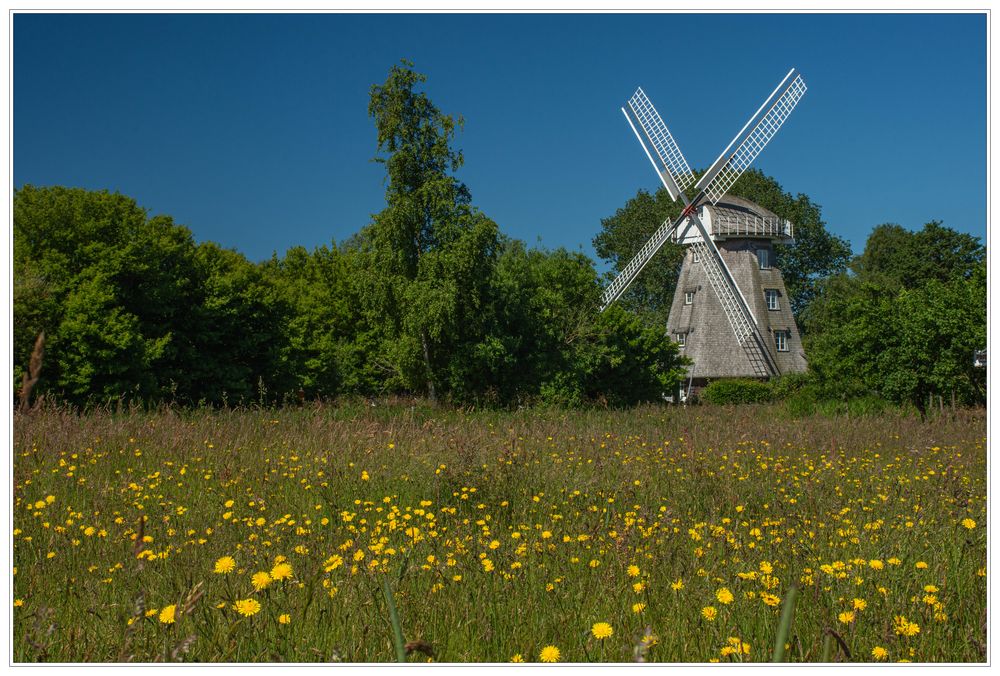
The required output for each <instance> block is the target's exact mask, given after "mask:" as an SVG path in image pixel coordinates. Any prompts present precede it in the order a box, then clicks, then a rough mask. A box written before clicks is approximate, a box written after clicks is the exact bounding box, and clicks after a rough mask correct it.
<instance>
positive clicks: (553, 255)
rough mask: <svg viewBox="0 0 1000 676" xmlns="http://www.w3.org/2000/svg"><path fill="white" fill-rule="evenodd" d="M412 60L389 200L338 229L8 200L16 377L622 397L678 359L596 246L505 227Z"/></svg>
mask: <svg viewBox="0 0 1000 676" xmlns="http://www.w3.org/2000/svg"><path fill="white" fill-rule="evenodd" d="M423 81H424V77H423V76H422V75H420V74H418V73H415V72H414V71H413V70H412V69H411V67H410V64H408V63H405V62H404V63H403V64H402V65H400V66H396V67H393V68H392V70H391V71H390V73H389V77H388V79H387V80H386V82H385V83H384V84H382V85H376V86H373V87H372V91H371V103H370V106H369V113H370V114H371V116H372V118H373V120H374V122H375V128H376V130H377V148H378V151H379V153H380V154H379V156H378V157H377V158H376V159H377V161H379V162H381V163H383V164H384V166H385V168H386V173H387V181H386V207H385V209H383V210H382V211H381V212H380V213H378V214H375V215H374V216H373V219H372V222H371V223H370V224H369V225H368V226H366V227H364V228H362V229H361V231H360V232H359V233H357V234H356V235H355V236H353V237H352V238H350V239H349V240H348V241H347V242H345V243H343V244H341V245H339V246H338V245H337V244H335V243H332V244H331V245H330V246H329V247H327V246H324V247H319V248H317V249H316V250H314V251H312V252H310V251H307V250H305V249H304V248H302V247H295V248H292V249H290V250H288V251H287V252H286V254H285V255H284V257H281V258H279V257H278V256H276V255H275V256H273V257H272V258H271V259H270V260H268V261H265V262H263V263H261V264H253V263H251V262H249V261H247V260H246V258H245V257H244V256H242V255H241V254H239V253H237V252H235V251H231V250H226V249H222V248H220V247H218V246H217V245H215V244H213V243H210V242H209V243H202V244H196V243H195V242H194V240H193V238H192V235H191V232H190V231H189V230H188V229H187V228H184V227H182V226H179V225H176V224H174V223H173V222H172V221H171V219H170V218H169V217H164V216H155V217H152V218H150V217H148V216H147V214H146V212H145V211H144V210H143V209H142V208H141V207H140V206H139V205H137V204H136V202H135V201H134V200H132V199H130V198H128V197H125V196H123V195H120V194H111V193H108V192H103V191H102V192H91V191H85V190H81V189H70V188H63V187H51V188H38V187H34V186H31V185H26V186H24V187H22V188H21V189H19V190H18V191H17V192H16V194H15V197H14V241H15V251H14V278H15V286H14V364H15V372H14V380H15V385H17V384H19V383H20V382H21V378H22V375H23V372H24V368H25V367H26V365H27V364H28V362H29V359H30V354H31V351H32V347H33V345H34V342H35V338H36V336H37V335H38V334H39V333H40V332H42V331H44V332H45V334H46V345H45V359H44V366H43V370H42V377H41V378H40V380H39V383H38V386H37V388H36V390H35V394H36V395H38V394H45V393H47V394H49V396H50V397H53V396H54V397H56V398H59V399H63V400H66V401H69V402H73V403H79V404H84V403H100V402H104V401H107V400H110V399H118V398H125V399H129V400H140V401H147V402H156V401H176V402H179V403H185V404H198V403H209V404H226V403H236V402H240V401H243V402H249V401H264V402H271V401H280V400H286V399H298V398H315V397H332V396H336V395H339V394H344V393H354V394H364V395H382V394H390V393H415V394H419V395H425V396H429V397H430V398H431V399H432V400H433V399H437V398H443V399H447V400H449V401H452V402H455V403H483V404H491V405H512V404H519V403H529V402H533V401H546V402H551V403H557V404H564V405H581V404H585V403H589V402H603V403H607V404H611V405H629V404H634V403H637V402H640V401H650V400H657V399H659V398H660V397H661V396H662V394H663V393H664V392H668V391H671V390H672V389H673V387H674V386H675V384H676V383H677V382H678V381H679V379H680V377H681V375H682V373H683V371H682V364H681V362H682V360H681V358H680V357H679V355H678V351H677V348H676V346H675V345H674V344H673V343H670V342H669V341H665V340H663V336H662V333H661V332H660V331H657V330H655V329H653V328H650V327H649V326H647V325H645V324H643V323H641V322H639V321H638V320H637V319H636V318H635V317H634V316H633V315H629V314H627V313H624V312H622V311H620V310H616V311H612V312H608V313H604V314H598V312H597V307H598V298H599V296H600V283H599V279H598V275H597V272H596V271H595V269H594V265H593V262H592V261H591V260H590V259H588V258H587V257H585V256H583V255H581V254H576V253H570V252H568V251H565V250H562V249H558V250H555V251H545V250H538V249H535V250H529V249H526V248H525V246H524V245H523V244H522V243H521V242H518V241H514V240H509V239H506V238H504V237H503V236H502V235H501V234H500V232H499V228H498V227H497V225H496V223H494V222H493V221H492V220H490V219H489V218H488V217H487V216H485V215H484V214H482V213H481V212H480V211H479V210H478V209H476V208H475V206H473V205H472V202H471V194H470V192H469V190H468V188H467V187H466V186H465V185H464V184H462V183H461V182H460V181H458V179H457V178H456V177H455V175H454V172H455V171H456V170H457V169H458V168H459V167H460V166H461V165H462V155H461V153H460V152H458V151H456V150H454V149H453V148H452V142H453V140H454V135H455V130H456V129H457V127H458V126H459V125H460V123H461V121H460V120H458V121H456V120H455V119H453V118H452V117H450V116H448V115H445V114H443V113H442V112H441V111H440V110H438V109H437V107H436V106H434V104H433V103H431V102H430V100H429V99H428V98H427V96H426V95H425V94H424V93H422V92H419V91H418V87H419V85H420V84H421V83H422V82H423Z"/></svg>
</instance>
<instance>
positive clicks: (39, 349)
mask: <svg viewBox="0 0 1000 676" xmlns="http://www.w3.org/2000/svg"><path fill="white" fill-rule="evenodd" d="M44 353H45V332H44V331H42V332H41V333H39V334H38V337H37V338H36V339H35V347H34V348H32V350H31V359H30V361H29V362H28V371H27V372H26V373H25V374H24V377H23V378H22V380H21V389H20V390H19V391H18V393H17V398H18V401H19V402H20V404H19V406H18V410H20V412H21V413H27V412H28V411H29V410H31V407H30V402H31V391H32V390H33V389H35V385H37V384H38V377H39V375H41V373H42V356H43V355H44Z"/></svg>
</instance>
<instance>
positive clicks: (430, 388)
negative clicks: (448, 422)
mask: <svg viewBox="0 0 1000 676" xmlns="http://www.w3.org/2000/svg"><path fill="white" fill-rule="evenodd" d="M420 344H421V345H422V346H423V348H424V368H425V369H427V396H429V397H430V398H431V403H433V404H436V403H437V391H436V390H435V389H434V372H433V371H431V348H430V344H429V341H428V340H427V331H424V330H423V329H421V331H420Z"/></svg>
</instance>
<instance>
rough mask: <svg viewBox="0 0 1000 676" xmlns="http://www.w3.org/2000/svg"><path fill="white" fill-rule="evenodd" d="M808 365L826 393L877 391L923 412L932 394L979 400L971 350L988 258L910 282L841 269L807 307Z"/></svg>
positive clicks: (982, 392) (981, 322)
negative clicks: (945, 275)
mask: <svg viewBox="0 0 1000 676" xmlns="http://www.w3.org/2000/svg"><path fill="white" fill-rule="evenodd" d="M807 321H808V323H809V324H810V332H809V336H810V339H809V342H808V345H807V349H808V351H809V356H810V361H809V366H810V370H811V371H812V372H813V374H815V376H816V377H817V380H818V381H819V383H821V385H822V386H823V388H824V390H825V393H826V395H827V396H833V397H837V398H841V397H852V396H860V395H865V394H872V393H874V394H877V395H879V396H881V397H884V398H886V399H888V400H890V401H893V402H896V403H909V404H911V405H913V406H914V407H916V408H917V409H918V410H919V411H920V412H921V414H923V413H925V412H926V408H927V404H928V398H929V397H930V396H932V395H936V396H941V397H943V398H945V399H947V400H950V399H951V396H952V395H954V396H955V400H956V401H957V402H960V403H963V404H981V403H984V402H985V397H986V380H985V373H984V372H983V370H982V369H976V368H975V367H974V366H973V363H972V362H973V350H975V349H980V348H982V347H983V346H984V345H985V344H986V266H985V263H981V264H979V265H978V266H976V267H974V268H973V269H972V270H971V271H970V276H969V277H968V278H967V279H966V278H963V277H955V278H953V279H951V280H948V281H940V280H931V281H930V282H928V283H927V284H925V285H923V286H921V287H918V288H914V289H905V288H900V287H899V286H898V285H896V284H886V283H884V278H882V277H876V278H861V277H854V276H849V275H846V274H842V275H839V276H836V277H833V278H831V279H829V280H827V281H826V282H825V283H824V284H823V287H822V293H821V294H820V296H819V297H818V298H817V301H816V302H815V303H813V306H812V307H811V308H810V311H809V316H808V320H807Z"/></svg>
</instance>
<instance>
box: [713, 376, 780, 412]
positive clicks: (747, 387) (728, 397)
mask: <svg viewBox="0 0 1000 676" xmlns="http://www.w3.org/2000/svg"><path fill="white" fill-rule="evenodd" d="M772 396H773V394H772V389H771V385H770V383H766V382H763V381H760V380H750V379H748V378H726V379H723V380H716V381H713V382H711V383H709V385H708V387H706V388H705V389H704V390H702V391H701V399H702V400H703V401H705V402H707V403H709V404H719V405H732V404H760V403H764V402H766V401H770V400H771V397H772Z"/></svg>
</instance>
